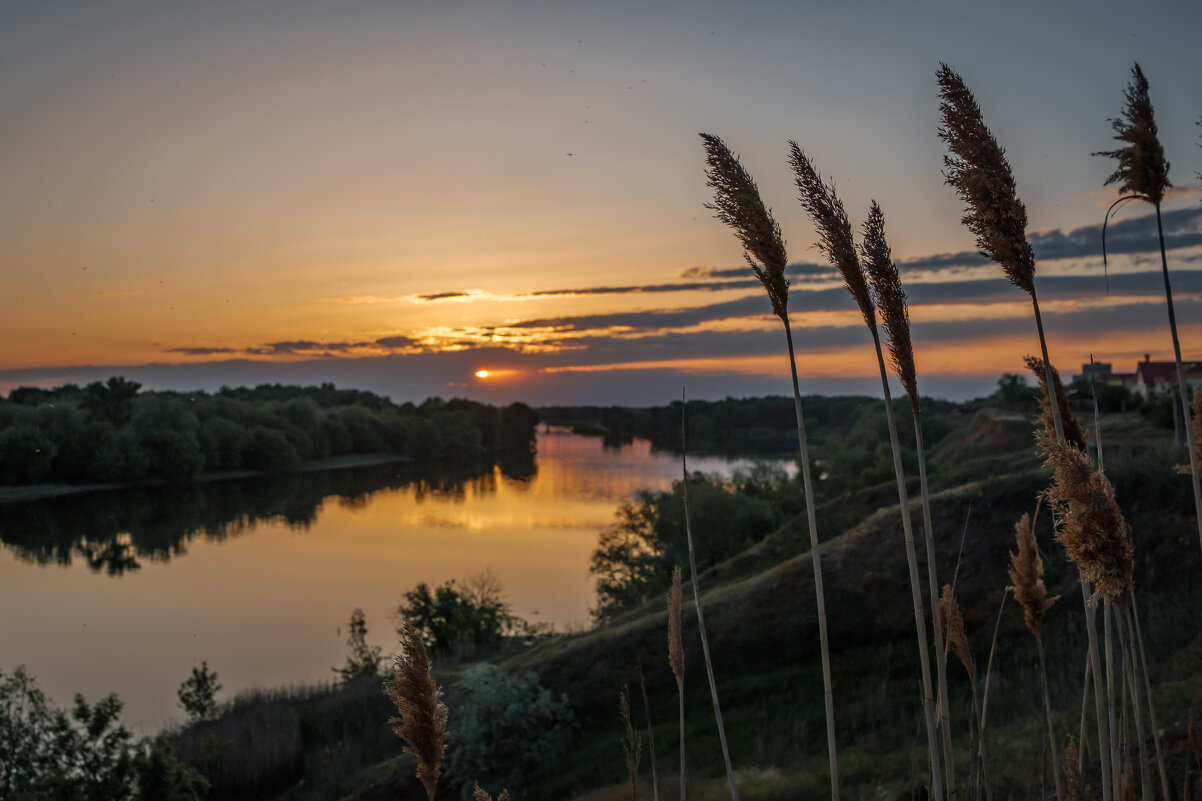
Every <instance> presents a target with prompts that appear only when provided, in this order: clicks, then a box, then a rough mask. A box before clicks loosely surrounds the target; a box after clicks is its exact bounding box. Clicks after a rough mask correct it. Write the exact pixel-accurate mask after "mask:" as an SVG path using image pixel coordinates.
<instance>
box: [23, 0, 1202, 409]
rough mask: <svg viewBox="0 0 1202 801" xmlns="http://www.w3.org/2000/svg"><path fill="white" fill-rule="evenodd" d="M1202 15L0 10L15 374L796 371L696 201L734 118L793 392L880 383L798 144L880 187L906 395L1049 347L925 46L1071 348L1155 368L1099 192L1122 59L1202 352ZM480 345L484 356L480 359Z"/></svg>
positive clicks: (1151, 237) (647, 398) (1141, 290)
mask: <svg viewBox="0 0 1202 801" xmlns="http://www.w3.org/2000/svg"><path fill="white" fill-rule="evenodd" d="M1199 31H1202V4H1199V3H1197V2H1196V0H1189V1H1188V2H1186V1H1183V2H1146V3H1142V4H1138V6H1137V4H1134V3H1111V2H1060V3H1055V4H1045V3H1031V2H1011V3H1005V4H993V5H985V4H977V3H964V2H955V3H952V2H948V3H925V2H914V3H885V2H851V1H849V2H838V3H835V2H827V3H821V2H805V3H802V2H779V3H776V2H760V3H757V2H747V3H732V2H729V0H724V2H721V3H718V2H709V0H689V1H688V2H684V0H668V1H665V2H646V1H645V0H644V1H643V2H624V1H623V0H614V2H606V3H583V2H581V3H576V2H564V1H563V0H556V1H554V2H551V1H548V2H540V1H538V0H516V1H514V2H501V1H497V2H476V3H467V2H455V1H454V0H441V1H440V2H427V1H425V0H414V1H412V2H406V1H398V0H392V2H371V1H368V0H347V2H339V3H329V2H307V1H306V0H293V1H291V2H282V1H275V2H272V1H270V0H262V1H261V2H212V3H187V4H185V3H149V2H122V0H112V1H111V2H106V3H92V2H83V1H82V0H80V1H79V2H54V1H53V0H52V1H51V2H39V3H20V2H13V3H4V4H2V5H0V104H2V107H3V110H4V112H3V115H0V276H2V278H3V290H2V291H0V392H4V391H8V390H10V389H11V388H13V387H15V386H18V385H29V384H37V385H54V384H57V383H62V382H66V381H73V382H76V383H84V382H88V381H93V380H99V379H104V378H107V377H108V376H111V375H124V376H126V377H128V378H131V379H133V380H137V381H140V382H142V383H143V384H144V385H145V386H146V387H148V388H156V389H168V388H170V389H181V390H189V389H204V390H215V389H217V388H218V387H220V386H222V385H226V384H228V385H253V384H259V383H276V382H283V383H304V384H312V383H319V382H323V381H333V382H334V383H336V384H338V385H339V386H348V387H357V388H363V389H369V390H372V391H376V392H381V393H384V394H387V395H390V396H391V397H393V398H394V399H396V400H398V401H403V400H415V401H417V400H421V399H423V398H425V397H428V396H431V395H440V396H443V397H451V396H461V397H473V398H477V399H480V400H486V401H491V402H509V401H512V400H524V401H526V402H530V403H534V404H539V405H541V404H551V403H558V404H594V403H599V404H612V403H617V404H627V405H658V404H663V403H667V402H669V401H670V400H672V399H673V398H676V397H679V395H680V392H681V390H682V389H684V390H685V391H686V392H688V394H689V396H690V397H699V398H722V397H726V396H736V397H738V396H748V395H761V394H784V393H786V392H788V391H789V389H790V385H789V379H788V375H789V372H788V362H787V357H786V355H785V349H784V337H783V331H782V328H781V325H780V321H779V320H778V319H777V318H775V317H773V316H772V315H771V313H770V309H769V305H768V301H767V298H766V297H765V295H764V293H763V291H762V289H761V288H760V286H759V285H758V283H757V282H756V281H755V279H754V276H753V275H752V274H751V271H750V269H749V268H748V267H747V266H746V264H745V263H744V261H743V256H742V251H741V248H740V246H739V244H738V242H737V240H736V239H735V237H734V236H733V235H732V234H731V232H730V231H729V230H728V229H726V228H725V227H724V226H723V225H722V224H721V223H720V222H718V221H717V220H715V219H714V218H713V216H712V213H711V212H710V211H709V210H708V209H706V208H705V204H706V203H707V202H708V201H710V200H711V196H710V190H709V189H708V188H707V186H706V181H705V175H704V155H703V150H702V147H701V141H700V139H699V138H698V136H697V134H698V133H700V132H708V133H713V134H717V135H720V136H722V137H723V138H724V139H725V140H726V141H727V143H728V144H729V145H730V146H731V148H732V149H733V150H734V151H736V152H737V153H738V154H739V155H740V157H741V159H742V162H743V164H744V165H745V166H746V167H747V169H748V170H749V171H750V172H751V173H752V174H753V175H754V176H755V178H756V180H757V181H758V183H759V186H760V189H761V192H762V194H763V196H764V198H765V200H766V202H767V203H768V204H769V205H770V206H771V207H772V209H773V212H774V214H775V215H776V217H777V219H778V220H779V222H780V224H781V227H782V230H783V232H784V236H785V239H786V241H787V243H788V250H789V257H790V261H791V263H792V264H791V267H790V270H789V275H790V278H791V281H792V290H791V294H790V312H791V321H792V325H793V326H794V328H795V333H796V339H797V345H798V348H799V353H798V358H799V365H798V366H799V370H800V373H801V384H802V389H803V391H805V392H818V393H826V394H833V393H840V392H861V393H879V391H880V385H879V377H878V376H877V372H876V370H877V368H876V362H875V357H874V354H873V351H872V347H871V339H870V336H869V332H868V331H867V330H866V329H865V328H864V326H863V323H862V321H861V319H860V317H859V314H858V312H856V310H855V308H854V306H853V304H852V301H851V300H850V297H849V296H848V294H847V292H846V290H845V289H843V288H842V286H841V284H840V283H839V282H838V280H837V279H836V278H835V273H834V272H833V269H832V268H830V267H829V266H828V265H827V264H826V263H825V260H824V259H823V257H822V255H821V254H820V253H819V252H818V251H817V250H816V249H815V248H814V246H813V243H814V242H815V241H816V238H817V237H816V234H815V232H814V230H813V227H812V225H810V223H809V221H808V220H807V219H806V216H805V214H804V212H803V211H802V209H801V207H800V205H799V204H798V202H797V198H796V191H795V189H794V186H793V183H792V176H791V173H790V171H789V169H788V166H787V161H786V158H787V147H788V146H787V142H788V141H789V140H790V139H793V140H796V141H797V142H798V143H799V144H800V145H801V146H802V147H803V148H804V150H805V151H806V153H807V154H808V155H809V156H811V157H812V158H813V159H814V161H815V163H816V165H817V167H818V168H819V170H821V171H822V173H823V175H824V176H826V177H828V178H830V179H832V180H833V181H834V182H835V184H836V186H837V189H838V192H839V195H840V197H841V198H842V200H843V202H844V203H845V205H846V207H847V210H848V215H849V217H850V219H851V221H852V223H853V225H856V226H857V227H858V225H859V224H860V222H861V221H862V220H863V218H864V216H865V214H866V212H867V208H868V205H869V203H870V201H871V200H873V199H875V200H877V201H878V202H879V203H880V204H881V206H882V208H883V210H884V213H885V218H886V233H887V236H888V238H889V243H890V245H891V246H892V249H893V254H894V257H895V259H896V260H897V262H898V264H899V267H900V269H901V273H902V280H903V283H904V286H905V288H906V290H907V292H908V294H909V296H910V301H911V316H912V319H913V323H914V329H913V341H914V345H915V355H916V361H917V366H918V373H919V388H920V390H921V391H923V392H925V393H927V394H931V395H935V396H939V397H946V398H953V399H960V398H968V397H974V396H979V395H984V394H988V392H990V391H991V389H992V388H993V386H994V384H995V382H996V380H997V378H998V376H1000V375H1001V374H1002V373H1005V372H1021V371H1022V370H1023V367H1022V357H1023V356H1024V355H1026V354H1028V353H1032V352H1036V351H1037V350H1038V341H1037V339H1036V338H1035V329H1034V324H1033V320H1032V317H1031V313H1030V304H1029V301H1028V299H1027V297H1026V296H1025V295H1024V294H1023V293H1021V291H1020V290H1018V289H1015V288H1014V287H1013V286H1011V285H1010V284H1008V283H1007V282H1006V281H1005V280H1004V278H1003V277H1002V274H1001V271H1000V269H999V268H998V267H997V266H996V265H993V264H992V263H990V262H988V261H987V260H985V259H983V258H982V257H980V256H979V255H977V253H976V250H975V245H974V242H973V238H972V236H971V234H969V232H968V231H967V230H966V229H965V228H964V227H963V226H962V225H961V223H960V216H961V214H962V211H963V209H962V206H961V203H960V201H959V199H958V198H957V197H956V195H955V193H954V191H953V190H952V189H951V188H950V187H948V186H946V185H945V184H944V179H943V175H942V167H943V163H942V158H943V155H944V153H945V150H944V146H943V144H942V143H941V142H940V141H939V139H938V136H937V129H938V125H939V117H938V99H937V95H936V84H935V71H936V69H937V68H938V66H939V64H940V62H947V63H948V64H950V65H951V66H952V67H953V68H954V69H955V70H957V71H958V72H959V73H960V74H961V75H962V76H963V77H964V79H965V81H966V82H967V84H968V85H969V86H970V87H971V88H972V90H973V91H974V93H975V94H976V97H977V100H978V102H979V104H980V105H981V108H982V111H983V114H984V117H985V121H986V123H987V124H988V125H989V126H990V128H991V129H992V131H993V133H994V135H995V136H996V137H997V139H998V141H999V142H1000V143H1001V144H1002V146H1003V147H1004V148H1006V150H1007V154H1008V157H1009V159H1010V162H1011V165H1012V167H1013V169H1014V174H1015V178H1016V181H1017V184H1018V193H1019V196H1020V198H1021V199H1022V200H1023V201H1024V202H1025V204H1026V206H1027V209H1028V214H1029V220H1030V221H1029V227H1028V234H1029V238H1030V239H1031V240H1032V243H1033V245H1034V247H1035V252H1036V255H1037V257H1038V259H1039V261H1038V265H1037V272H1036V287H1037V290H1038V292H1039V297H1040V305H1041V310H1042V311H1043V312H1044V322H1045V326H1046V328H1047V333H1048V339H1049V348H1050V351H1051V357H1052V360H1053V362H1054V363H1056V364H1057V365H1059V366H1060V367H1061V370H1062V372H1065V373H1066V374H1069V375H1071V374H1072V373H1074V372H1077V371H1078V370H1079V365H1080V364H1081V363H1082V362H1086V361H1088V359H1089V357H1090V355H1091V354H1092V355H1093V356H1094V358H1096V359H1098V360H1100V361H1108V362H1112V363H1113V365H1114V368H1115V370H1119V371H1130V370H1132V369H1133V368H1134V364H1135V362H1136V361H1137V360H1138V359H1142V358H1144V357H1145V354H1148V355H1150V356H1151V358H1153V359H1170V358H1172V350H1171V344H1170V340H1169V336H1168V330H1167V325H1166V319H1167V318H1166V314H1165V308H1164V295H1163V283H1162V279H1161V276H1160V270H1159V253H1158V251H1157V250H1156V228H1155V219H1154V217H1151V216H1149V215H1150V213H1151V208H1150V207H1148V206H1140V205H1138V204H1129V205H1128V206H1126V207H1125V208H1124V209H1123V210H1122V211H1121V212H1120V213H1119V215H1118V217H1117V218H1116V219H1117V222H1116V223H1112V225H1111V228H1110V231H1109V236H1110V237H1111V238H1110V239H1109V243H1110V252H1111V254H1112V256H1113V258H1112V259H1111V260H1110V264H1109V269H1108V274H1109V280H1108V281H1107V280H1106V279H1104V278H1103V274H1102V272H1103V271H1102V263H1101V261H1102V260H1101V236H1100V229H1101V223H1102V220H1103V216H1104V214H1105V211H1106V207H1107V206H1108V205H1109V203H1110V202H1111V201H1112V200H1113V199H1114V198H1115V197H1116V193H1115V191H1114V188H1113V187H1105V186H1104V182H1105V180H1106V178H1107V176H1108V175H1109V174H1110V172H1111V171H1112V169H1113V162H1112V161H1111V160H1109V159H1105V158H1095V157H1091V155H1090V154H1091V153H1092V152H1094V151H1098V150H1105V149H1109V148H1111V147H1113V146H1114V143H1113V140H1112V139H1111V138H1110V137H1111V129H1110V126H1109V123H1108V120H1109V119H1110V118H1112V117H1115V116H1117V115H1118V114H1119V112H1120V111H1121V109H1122V103H1123V89H1124V87H1125V86H1126V84H1127V81H1128V80H1129V77H1130V70H1131V65H1132V63H1133V62H1135V61H1138V62H1139V63H1140V65H1141V66H1142V67H1143V69H1144V71H1145V73H1146V74H1147V76H1148V78H1149V81H1150V83H1151V96H1152V100H1153V103H1154V104H1155V108H1156V115H1157V122H1158V125H1159V128H1160V135H1161V140H1162V142H1163V144H1164V147H1165V151H1166V155H1167V156H1168V159H1169V161H1170V162H1171V165H1172V166H1171V169H1170V178H1171V179H1172V181H1173V183H1174V185H1175V188H1174V190H1173V191H1172V193H1171V194H1170V196H1169V197H1168V198H1167V199H1166V202H1165V205H1164V209H1165V217H1164V222H1165V232H1166V238H1167V244H1168V246H1169V254H1168V255H1169V265H1170V269H1171V272H1172V277H1173V284H1174V298H1175V301H1176V311H1177V316H1178V321H1179V324H1180V325H1181V338H1182V344H1183V349H1184V351H1185V352H1184V355H1185V358H1186V359H1191V358H1193V359H1202V205H1200V203H1202V185H1200V181H1199V178H1198V177H1197V175H1196V173H1197V172H1199V171H1202V149H1200V148H1199V146H1198V145H1199V143H1200V142H1202V138H1200V134H1202V128H1200V127H1198V125H1197V122H1198V121H1199V119H1200V118H1202V48H1200V47H1199V46H1198V32H1199ZM478 371H488V373H489V375H488V376H487V377H477V376H476V373H477V372H478Z"/></svg>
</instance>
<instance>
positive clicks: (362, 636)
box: [332, 609, 384, 682]
mask: <svg viewBox="0 0 1202 801" xmlns="http://www.w3.org/2000/svg"><path fill="white" fill-rule="evenodd" d="M347 630H348V631H349V634H348V636H347V638H346V644H347V647H348V648H350V653H349V654H347V657H346V665H344V666H343V667H340V668H332V670H333V671H334V672H335V673H337V674H338V675H339V676H341V677H342V680H343V681H344V682H348V681H351V680H352V679H355V678H358V677H359V676H368V677H374V676H378V675H379V674H380V662H381V661H382V660H383V658H384V657H383V656H382V655H381V649H380V646H378V645H368V644H367V618H366V617H365V616H364V614H363V610H362V609H356V610H355V611H354V612H351V620H350V623H349V624H347Z"/></svg>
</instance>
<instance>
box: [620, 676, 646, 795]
mask: <svg viewBox="0 0 1202 801" xmlns="http://www.w3.org/2000/svg"><path fill="white" fill-rule="evenodd" d="M618 715H619V716H620V717H621V718H622V753H623V755H624V756H625V757H626V773H627V775H628V776H629V777H630V801H638V797H639V762H640V761H642V758H643V738H642V737H641V736H639V733H638V732H637V731H636V730H635V728H634V721H633V720H631V717H630V688H629V687H627V686H626V685H623V686H622V691H621V692H619V693H618Z"/></svg>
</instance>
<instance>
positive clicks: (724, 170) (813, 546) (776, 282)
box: [701, 134, 840, 801]
mask: <svg viewBox="0 0 1202 801" xmlns="http://www.w3.org/2000/svg"><path fill="white" fill-rule="evenodd" d="M701 138H702V140H703V141H704V143H705V149H706V163H707V165H708V167H709V169H708V170H707V171H706V178H707V179H708V181H707V185H708V186H710V187H712V188H713V189H714V202H713V204H710V205H707V206H706V208H708V209H710V210H711V211H714V212H715V216H716V217H717V218H718V219H719V220H721V221H722V222H724V223H726V224H727V225H729V226H730V227H731V228H732V229H733V230H734V232H735V235H736V236H737V237H738V239H739V241H740V242H741V243H742V245H743V251H744V252H743V255H744V258H745V259H746V260H747V264H748V266H750V267H751V269H752V272H754V273H755V275H756V277H757V278H759V280H760V283H761V284H763V286H764V290H765V292H767V294H768V301H769V303H770V304H771V307H772V313H773V314H775V315H776V316H777V317H779V318H780V320H781V323H783V324H784V328H785V343H786V345H787V347H788V352H789V371H790V373H791V375H792V379H793V410H794V412H795V414H796V416H797V449H798V458H799V461H800V462H801V478H802V487H803V490H804V493H805V502H806V524H807V526H808V528H809V535H810V563H811V565H812V567H813V569H814V598H815V602H816V604H817V609H818V645H819V651H820V653H821V660H822V688H823V703H824V707H825V714H826V752H827V760H828V764H829V767H830V778H831V799H832V801H839V797H840V796H839V750H838V747H837V746H836V743H835V694H834V688H833V684H832V681H831V654H830V645H829V644H828V639H827V624H826V592H825V590H824V589H823V584H822V554H821V552H820V551H819V548H818V520H817V512H816V507H817V504H816V503H815V501H814V482H813V477H812V475H811V470H810V452H809V445H808V444H807V441H806V430H805V418H804V416H803V414H802V409H801V388H800V386H799V384H798V381H797V358H796V355H795V353H794V349H793V331H792V328H791V327H790V325H789V312H788V305H789V281H788V279H786V278H785V266H786V264H787V257H786V255H785V252H786V251H785V242H784V239H783V238H782V236H781V232H780V226H779V225H777V223H776V220H775V219H773V217H772V212H771V210H769V209H768V207H767V206H765V205H764V201H763V200H762V199H761V198H760V193H759V189H758V188H757V187H756V185H755V181H754V180H752V178H751V175H750V174H749V173H748V172H747V171H746V170H745V169H744V168H743V165H742V164H740V163H739V160H738V158H737V157H736V156H735V155H734V154H733V153H731V151H730V148H729V147H727V146H726V143H725V142H723V141H722V139H720V138H719V137H717V136H713V135H712V134H701ZM732 789H733V782H732Z"/></svg>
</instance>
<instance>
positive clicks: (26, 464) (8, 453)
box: [0, 423, 54, 484]
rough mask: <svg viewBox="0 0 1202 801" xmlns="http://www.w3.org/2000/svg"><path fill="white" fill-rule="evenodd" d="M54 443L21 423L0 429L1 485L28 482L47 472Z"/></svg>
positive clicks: (43, 476)
mask: <svg viewBox="0 0 1202 801" xmlns="http://www.w3.org/2000/svg"><path fill="white" fill-rule="evenodd" d="M53 460H54V443H53V442H51V441H50V438H49V437H47V436H46V435H45V434H43V433H42V431H41V430H40V429H37V428H34V427H33V426H31V425H26V424H24V423H21V424H18V425H15V426H12V427H11V428H6V429H4V430H3V431H0V484H29V483H32V482H35V481H40V480H42V479H43V478H45V477H46V476H47V475H49V474H50V465H51V463H52V462H53Z"/></svg>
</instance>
